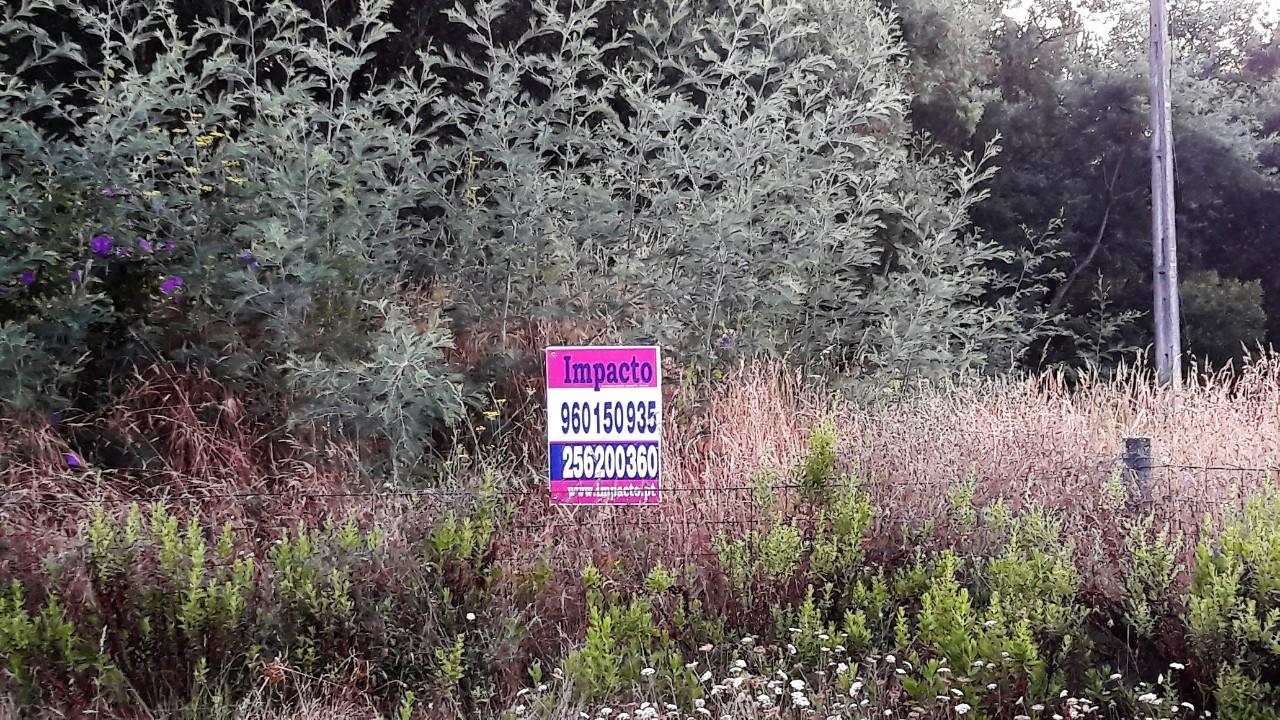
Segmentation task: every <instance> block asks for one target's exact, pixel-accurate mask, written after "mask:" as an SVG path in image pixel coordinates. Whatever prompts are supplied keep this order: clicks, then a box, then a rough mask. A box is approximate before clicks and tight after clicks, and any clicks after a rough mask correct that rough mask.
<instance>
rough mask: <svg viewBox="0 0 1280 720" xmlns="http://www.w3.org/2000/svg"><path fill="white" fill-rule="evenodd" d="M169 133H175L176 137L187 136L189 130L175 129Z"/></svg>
mask: <svg viewBox="0 0 1280 720" xmlns="http://www.w3.org/2000/svg"><path fill="white" fill-rule="evenodd" d="M169 132H171V133H173V134H174V135H186V134H187V129H186V128H174V129H172V130H170V131H169Z"/></svg>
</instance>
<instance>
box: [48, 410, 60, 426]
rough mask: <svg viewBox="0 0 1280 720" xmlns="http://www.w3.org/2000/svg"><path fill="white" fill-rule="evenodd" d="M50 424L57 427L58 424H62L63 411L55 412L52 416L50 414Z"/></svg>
mask: <svg viewBox="0 0 1280 720" xmlns="http://www.w3.org/2000/svg"><path fill="white" fill-rule="evenodd" d="M49 422H51V423H53V424H54V425H57V424H59V423H61V422H62V411H61V410H54V411H53V412H52V413H50V414H49Z"/></svg>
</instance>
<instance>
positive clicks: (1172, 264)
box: [1150, 0, 1182, 389]
mask: <svg viewBox="0 0 1280 720" xmlns="http://www.w3.org/2000/svg"><path fill="white" fill-rule="evenodd" d="M1150 60H1151V252H1152V260H1153V268H1152V271H1153V274H1152V280H1153V283H1152V285H1153V286H1154V294H1155V325H1156V347H1155V349H1156V381H1157V383H1158V384H1159V385H1161V386H1169V387H1173V388H1174V389H1177V388H1178V387H1179V386H1180V385H1181V384H1182V333H1181V329H1180V322H1181V313H1180V312H1179V307H1178V235H1177V231H1176V228H1175V227H1174V215H1173V207H1174V206H1173V188H1174V174H1173V119H1172V116H1173V111H1172V104H1171V102H1170V100H1169V84H1170V69H1169V68H1170V61H1169V7H1168V5H1167V4H1166V0H1151V57H1150Z"/></svg>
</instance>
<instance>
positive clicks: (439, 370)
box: [0, 0, 460, 452]
mask: <svg viewBox="0 0 1280 720" xmlns="http://www.w3.org/2000/svg"><path fill="white" fill-rule="evenodd" d="M259 5H260V4H258V3H249V2H244V1H242V0H241V1H237V2H229V3H226V4H225V8H224V9H225V12H224V13H223V14H221V15H220V16H219V18H218V19H213V18H205V19H203V20H201V21H200V22H199V23H198V24H197V25H196V26H191V27H182V26H179V24H178V23H177V21H176V19H175V14H174V8H173V6H172V3H171V2H169V1H168V0H162V1H161V2H140V1H138V0H126V2H122V3H117V4H115V5H113V6H112V8H111V10H110V11H107V10H106V9H100V8H99V7H98V5H96V4H93V3H68V4H67V5H66V8H65V10H66V18H65V19H66V20H68V21H71V22H74V23H75V24H76V25H77V27H78V29H79V31H80V32H81V34H82V35H83V36H84V37H86V38H87V41H86V44H85V46H84V47H79V46H76V45H74V44H69V43H67V42H60V41H57V40H55V39H54V38H53V37H51V35H50V34H49V33H47V32H46V30H45V23H47V22H49V21H50V16H51V13H53V12H54V10H53V9H52V5H51V4H49V3H45V2H36V1H34V0H26V1H24V2H23V3H22V4H20V5H18V6H17V7H12V6H11V7H10V8H9V9H8V10H6V16H5V18H6V20H7V22H5V23H3V24H0V28H2V30H0V32H3V33H5V36H4V38H3V47H4V48H5V50H4V52H5V60H6V62H4V63H0V68H14V70H12V71H11V72H8V73H6V72H4V71H0V197H3V198H4V203H3V204H4V207H5V210H4V215H3V220H2V221H0V239H2V240H3V242H2V243H0V244H2V245H3V248H4V250H3V253H2V254H0V279H2V280H0V282H3V283H6V285H5V287H4V288H3V292H4V296H3V298H2V299H0V323H2V325H0V327H2V328H3V330H0V351H2V354H0V367H4V368H7V369H11V370H14V371H15V372H6V373H4V380H3V382H4V383H6V384H5V386H4V388H3V389H4V393H3V395H4V397H5V399H6V401H7V402H8V403H10V404H12V405H14V406H16V407H19V408H44V409H47V408H48V407H49V406H56V405H59V404H62V403H65V402H67V399H68V398H70V399H76V400H81V397H80V396H81V394H82V393H84V392H85V391H86V390H93V389H95V388H96V387H97V386H98V384H100V383H103V382H105V381H109V380H110V379H112V378H113V377H115V376H116V375H117V374H118V373H119V372H120V370H121V368H122V366H125V365H127V364H129V363H135V362H140V361H142V362H147V361H150V360H151V359H152V358H153V357H154V355H155V354H156V353H161V354H163V355H166V356H168V357H170V358H174V359H178V360H181V361H185V362H193V363H199V364H202V365H207V366H211V367H216V368H217V369H218V370H219V371H220V373H221V374H222V375H223V376H225V377H233V378H240V379H242V380H243V381H246V382H252V383H254V385H255V387H258V388H263V389H266V390H267V391H269V392H272V393H281V392H283V391H284V390H285V387H284V385H285V384H284V383H283V382H282V380H283V378H282V374H283V373H287V374H288V381H289V385H290V386H291V387H292V388H293V389H294V390H296V391H297V393H298V396H299V397H300V398H301V399H304V400H306V399H309V400H311V401H313V402H319V403H323V406H324V409H321V410H319V411H317V412H318V413H319V414H320V415H322V416H325V417H334V416H336V417H342V418H344V419H348V418H356V419H359V420H362V421H365V423H364V426H365V427H368V426H369V425H372V427H373V432H374V433H375V434H377V435H379V436H387V437H388V439H390V440H391V441H392V442H394V443H395V444H397V445H403V444H404V442H405V439H406V437H417V436H420V435H421V433H422V431H423V429H424V428H427V429H430V428H432V427H435V426H438V425H439V424H440V423H444V422H448V421H450V420H452V419H454V418H456V417H457V415H458V413H459V408H460V399H459V397H458V395H459V394H458V391H457V389H456V386H455V382H456V378H454V377H452V376H450V375H449V374H447V373H446V372H445V369H444V364H443V362H442V359H441V356H440V351H441V349H443V348H446V347H449V346H450V342H451V341H450V337H449V333H448V331H447V330H446V329H444V327H443V326H442V325H441V324H440V323H439V322H430V321H429V318H428V319H427V321H424V322H422V323H418V324H415V323H413V322H409V321H408V320H406V319H404V315H405V313H402V312H399V311H397V310H395V309H394V308H392V307H389V306H388V303H387V302H386V301H384V302H381V303H375V304H370V303H369V302H366V301H367V300H370V299H372V300H381V299H382V298H390V297H394V296H396V295H397V294H400V289H401V286H400V281H401V279H402V278H403V277H404V273H403V271H402V269H403V267H404V261H403V260H404V259H403V254H404V253H405V251H406V250H407V249H408V248H410V247H412V246H414V245H421V244H423V243H425V242H426V241H427V239H428V238H429V236H430V233H429V232H428V228H427V223H426V222H425V221H424V219H423V218H422V216H421V213H420V208H421V207H422V206H423V204H424V203H425V202H426V201H427V200H428V198H429V197H432V196H433V195H434V194H436V193H437V189H436V186H435V184H434V183H433V181H432V180H431V178H430V177H429V175H428V173H427V171H426V168H427V167H429V164H428V163H424V162H423V153H424V152H426V150H427V148H428V147H429V142H430V138H431V135H430V133H429V128H428V126H427V125H426V124H425V123H424V121H423V117H424V116H425V115H426V113H427V112H428V108H429V107H430V106H431V105H432V103H433V102H435V100H436V98H437V92H436V89H435V88H436V80H434V79H433V77H432V75H431V73H430V66H429V65H428V66H426V67H423V68H418V69H417V70H412V71H411V70H405V71H404V72H401V73H399V74H397V75H395V76H393V77H374V76H373V74H372V70H371V68H369V67H367V63H368V61H369V58H370V52H371V48H373V47H374V46H376V45H377V44H378V43H379V42H381V41H383V40H384V39H385V38H387V37H388V36H389V35H390V34H391V33H393V32H394V31H395V30H394V28H393V27H392V26H391V25H390V24H389V23H388V22H387V20H386V14H387V11H388V8H389V3H388V2H374V3H369V4H367V5H362V7H361V9H360V10H359V11H358V12H356V13H354V14H353V15H352V16H351V17H350V18H349V19H348V21H347V22H346V23H345V24H344V25H342V26H334V25H333V24H330V23H327V22H325V20H324V19H321V18H314V17H312V16H311V15H309V14H307V13H305V12H301V11H300V10H299V9H298V7H297V6H296V5H294V4H293V3H291V2H285V1H276V2H271V3H268V4H266V5H265V6H263V7H259ZM22 52H26V53H27V54H26V57H25V59H24V58H22V56H21V55H20V53H22ZM59 77H64V78H73V79H71V80H67V81H65V82H58V81H55V80H51V79H50V78H59ZM414 319H417V318H414ZM410 363H412V364H413V365H414V369H413V372H404V367H405V366H406V364H410ZM264 406H266V407H271V406H270V404H268V403H264ZM307 417H312V415H308V416H307ZM403 449H405V450H409V451H411V452H417V451H420V450H421V447H420V446H415V445H412V444H411V445H410V446H409V447H407V448H403Z"/></svg>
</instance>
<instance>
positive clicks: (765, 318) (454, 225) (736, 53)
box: [437, 0, 1025, 375]
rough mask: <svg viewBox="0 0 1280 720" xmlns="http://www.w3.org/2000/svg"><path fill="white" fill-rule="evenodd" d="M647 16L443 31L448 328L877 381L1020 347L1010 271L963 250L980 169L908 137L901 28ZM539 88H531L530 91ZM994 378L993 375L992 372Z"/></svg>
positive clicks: (580, 7)
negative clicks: (636, 340) (490, 317)
mask: <svg viewBox="0 0 1280 720" xmlns="http://www.w3.org/2000/svg"><path fill="white" fill-rule="evenodd" d="M720 5H721V6H720V7H718V8H717V9H716V10H714V11H713V10H709V9H704V8H697V9H695V8H694V7H693V6H688V5H685V4H680V3H674V2H670V3H669V2H659V3H655V4H654V9H653V10H652V12H648V13H644V14H642V16H641V17H640V19H639V21H638V22H637V24H636V26H635V27H633V28H632V29H631V36H630V37H629V38H628V40H627V42H626V43H625V44H624V43H623V42H621V41H612V42H609V41H605V40H602V39H600V38H599V37H597V35H596V34H594V33H593V32H592V31H593V29H594V28H595V27H596V25H597V22H598V19H599V15H600V14H601V13H602V12H603V11H604V10H605V8H606V7H607V4H606V3H605V2H600V1H597V2H586V3H581V4H575V5H572V6H570V7H569V9H568V10H567V11H562V10H561V9H559V8H557V7H556V6H554V5H553V4H552V3H544V2H537V3H534V11H535V18H534V19H533V20H532V26H531V28H530V29H529V31H528V33H527V34H526V38H528V39H530V40H531V39H532V38H549V39H551V40H552V41H553V44H554V46H555V50H554V51H538V50H535V49H531V47H528V46H526V44H525V43H519V44H510V45H508V44H502V43H499V42H495V41H494V40H493V38H494V37H497V36H500V34H495V32H494V28H495V27H496V26H497V25H499V24H500V23H501V20H502V16H501V12H500V6H499V4H498V3H495V2H481V3H478V4H477V5H476V9H475V11H474V12H473V13H469V12H464V11H455V12H453V13H452V14H451V18H452V19H453V20H454V21H455V22H458V23H460V24H461V25H462V26H463V27H464V28H465V30H466V31H467V32H468V33H469V37H470V39H471V40H472V42H473V43H474V44H475V45H476V49H475V50H476V51H475V53H469V54H465V55H464V54H462V53H454V54H450V55H448V56H447V57H448V60H447V63H446V65H447V66H449V67H451V68H454V69H455V70H456V71H457V72H459V73H462V74H465V76H467V77H469V78H473V79H474V85H473V86H472V87H473V88H474V90H473V92H469V93H463V94H462V95H461V96H460V97H458V98H456V99H453V100H450V101H449V102H447V103H444V104H443V107H442V112H443V117H442V122H443V123H444V124H445V125H446V126H448V127H449V128H450V129H451V130H453V131H454V133H455V134H454V135H451V137H457V138H460V139H459V140H458V141H457V142H456V143H454V144H452V145H450V146H449V147H448V148H446V152H445V153H443V157H442V161H441V165H440V167H439V170H438V171H437V172H438V177H439V178H440V180H441V184H442V189H443V192H444V194H445V198H444V199H443V202H442V203H441V205H440V212H441V222H440V225H439V228H440V236H439V242H440V243H441V244H442V245H443V247H444V249H445V253H444V255H445V261H444V262H445V268H446V273H447V276H448V277H450V278H453V282H451V283H450V285H451V287H453V289H454V292H455V293H456V299H457V301H458V306H459V310H460V312H461V313H462V314H464V315H469V316H470V317H471V318H472V319H475V318H476V317H477V316H479V315H487V314H489V313H491V312H497V314H498V315H499V316H500V321H501V327H502V329H503V330H504V331H506V330H507V329H508V328H509V327H511V326H512V325H513V324H515V323H516V322H519V321H522V320H527V319H529V318H539V317H547V316H551V317H563V316H566V315H567V316H571V317H584V318H595V319H599V320H601V321H604V320H606V319H607V323H605V324H610V325H616V326H618V329H620V330H621V331H622V332H623V334H624V335H627V336H635V337H642V338H648V339H653V340H657V341H659V342H661V343H663V344H664V346H670V347H673V348H674V349H675V350H676V351H677V352H678V354H679V355H680V356H681V357H684V358H687V359H689V360H707V359H710V358H712V357H713V356H714V355H715V353H717V352H720V350H721V346H731V347H733V348H734V351H735V352H744V353H754V352H774V353H778V354H795V355H798V356H803V357H805V358H808V359H815V360H816V359H823V360H826V361H832V362H837V363H841V364H845V365H849V366H856V367H858V368H860V369H863V370H865V371H867V372H882V373H884V374H887V375H904V374H915V373H941V372H949V371H953V370H955V369H957V368H959V367H961V366H985V364H986V362H987V359H988V356H989V355H997V354H998V353H995V350H997V349H1004V348H1007V347H1010V346H1014V347H1016V346H1020V345H1021V344H1022V341H1023V340H1025V338H1021V337H1018V334H1019V332H1020V331H1019V330H1018V323H1017V319H1018V318H1017V317H1016V313H1015V312H1014V311H1013V308H1012V306H1010V305H1007V304H1003V303H998V304H994V305H993V304H990V303H987V302H985V297H986V294H987V293H988V292H990V291H992V290H994V289H997V288H999V287H1003V284H1004V283H1005V282H1006V279H1005V278H1003V276H1002V275H1001V274H1000V273H998V272H997V271H995V270H993V269H992V267H993V265H994V264H995V263H996V261H999V260H1002V259H1007V258H1005V255H1004V254H1003V253H1002V252H1000V251H998V250H997V249H996V248H995V246H993V245H991V244H990V243H988V242H986V241H984V240H983V239H981V238H979V237H977V236H975V235H974V234H972V233H970V232H968V231H967V230H966V227H967V224H968V220H967V212H968V209H969V208H970V207H971V206H972V205H973V204H974V203H976V202H978V201H979V200H981V198H982V197H983V191H982V190H981V189H980V186H981V185H982V183H983V182H984V181H985V180H986V179H987V178H989V177H990V174H991V172H992V170H993V168H992V166H991V163H992V159H993V155H994V148H991V149H990V150H989V151H988V152H986V153H984V154H980V155H979V156H976V157H965V158H963V159H959V160H956V159H953V158H950V157H947V156H945V155H944V154H942V153H940V152H938V151H937V150H936V149H934V148H931V147H929V146H927V145H925V144H923V143H920V142H916V141H914V140H913V139H912V138H911V136H910V130H909V124H908V123H907V121H906V114H907V107H908V97H907V94H906V93H905V92H904V90H903V78H902V65H901V63H900V62H899V56H900V54H901V53H902V46H901V43H900V40H899V38H898V35H897V30H896V21H895V18H894V17H893V15H892V14H891V13H889V12H887V11H885V10H883V9H882V8H881V7H879V6H878V5H877V4H876V3H874V2H871V1H870V0H840V1H839V2H834V3H801V2H782V3H776V2H775V3H764V2H759V0H732V1H731V2H729V3H722V4H720ZM531 87H536V90H532V91H531V90H530V88H531ZM1006 360H1007V357H1006Z"/></svg>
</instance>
